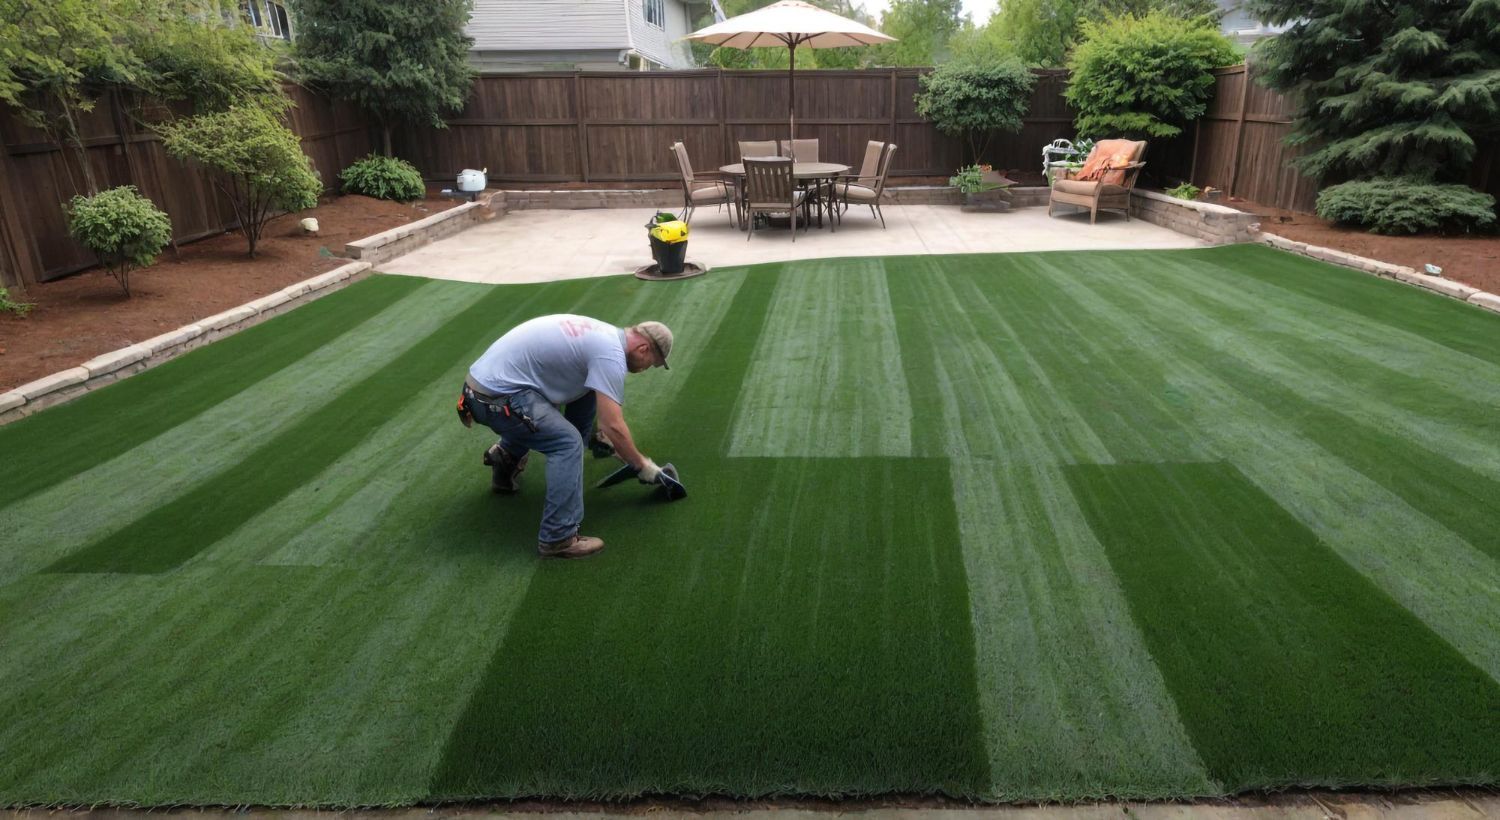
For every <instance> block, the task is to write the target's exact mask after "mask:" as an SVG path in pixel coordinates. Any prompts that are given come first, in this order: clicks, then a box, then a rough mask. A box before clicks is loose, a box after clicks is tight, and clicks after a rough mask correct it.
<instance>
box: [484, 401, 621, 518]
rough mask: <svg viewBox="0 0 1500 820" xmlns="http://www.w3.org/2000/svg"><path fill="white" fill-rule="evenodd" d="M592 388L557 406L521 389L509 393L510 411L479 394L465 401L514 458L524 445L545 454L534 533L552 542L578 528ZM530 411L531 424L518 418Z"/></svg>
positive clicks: (590, 427)
mask: <svg viewBox="0 0 1500 820" xmlns="http://www.w3.org/2000/svg"><path fill="white" fill-rule="evenodd" d="M596 404H597V401H596V400H595V396H594V391H592V390H590V391H589V392H587V393H585V394H584V395H583V396H581V397H580V398H578V399H575V400H574V401H570V402H568V404H567V409H566V410H559V409H557V408H556V407H554V406H553V405H552V404H551V403H550V402H548V401H547V399H546V397H544V396H542V395H541V394H540V393H537V392H535V391H532V390H522V391H521V392H519V393H516V394H515V395H513V396H511V397H510V415H509V416H507V415H505V411H504V410H503V409H502V408H501V407H500V406H499V405H498V404H496V405H491V404H489V403H487V402H486V401H484V400H483V399H480V400H478V401H471V402H469V409H470V411H471V412H473V413H474V420H475V421H477V422H479V423H480V424H483V425H485V426H487V427H489V428H490V429H491V430H494V431H495V432H496V433H498V434H499V435H500V446H501V447H502V448H504V450H505V452H507V453H509V454H510V455H511V456H512V457H513V458H517V459H519V458H521V457H522V456H524V455H526V453H527V451H529V450H536V451H537V452H539V453H542V454H543V455H545V456H547V501H546V503H545V505H544V506H543V507H542V528H541V531H540V532H539V533H538V534H537V538H538V540H540V541H543V542H545V543H553V542H557V541H562V540H563V539H566V538H571V537H573V536H574V535H576V534H578V525H579V524H581V523H583V450H584V442H586V441H588V438H589V435H590V434H591V433H592V432H593V429H594V408H595V406H596ZM523 415H525V416H529V417H530V418H531V421H532V423H533V424H534V425H536V429H535V430H532V429H531V428H530V427H528V426H527V425H526V423H525V422H523V421H522V420H521V416H523Z"/></svg>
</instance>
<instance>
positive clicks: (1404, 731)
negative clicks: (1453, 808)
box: [1067, 463, 1500, 791]
mask: <svg viewBox="0 0 1500 820" xmlns="http://www.w3.org/2000/svg"><path fill="white" fill-rule="evenodd" d="M1067 472H1068V478H1069V482H1070V483H1071V485H1072V486H1073V489H1074V492H1075V493H1076V494H1077V495H1078V497H1079V500H1080V502H1081V503H1082V505H1083V508H1084V510H1085V511H1086V513H1087V515H1088V517H1089V521H1090V523H1091V524H1092V525H1093V528H1094V531H1095V532H1096V533H1098V535H1099V539H1100V540H1101V541H1102V542H1103V543H1104V546H1105V549H1106V551H1107V553H1108V555H1109V562H1110V565H1111V566H1112V567H1114V570H1115V573H1116V575H1118V576H1119V578H1120V581H1121V583H1122V584H1123V586H1124V588H1125V591H1126V594H1127V595H1128V596H1129V598H1130V607H1131V612H1132V613H1133V614H1134V616H1135V619H1136V621H1137V622H1138V623H1140V625H1141V628H1142V630H1143V631H1144V632H1145V635H1146V640H1147V642H1148V644H1149V645H1150V646H1151V651H1152V655H1153V656H1154V657H1155V658H1156V662H1157V664H1158V665H1159V666H1160V667H1161V670H1162V673H1163V674H1164V675H1165V676H1166V680H1167V684H1168V686H1170V687H1171V689H1172V691H1173V694H1174V695H1175V696H1176V699H1177V703H1178V708H1179V710H1180V712H1181V714H1182V716H1183V719H1184V720H1185V721H1186V723H1187V726H1188V730H1189V731H1190V732H1191V734H1192V736H1193V740H1194V743H1195V744H1196V745H1197V747H1198V751H1199V754H1201V755H1202V757H1203V759H1204V761H1205V763H1207V764H1208V766H1209V769H1210V771H1211V772H1212V773H1213V774H1214V776H1215V777H1216V778H1217V779H1218V780H1219V781H1220V782H1222V783H1224V784H1225V786H1226V787H1228V788H1229V789H1231V790H1236V791H1237V790H1240V789H1246V788H1280V787H1284V786H1293V785H1303V786H1311V785H1317V786H1333V785H1338V786H1348V785H1366V786H1370V785H1377V786H1393V785H1399V784H1431V783H1454V782H1457V783H1487V782H1491V779H1492V778H1493V777H1494V773H1495V772H1497V771H1500V744H1497V743H1496V742H1495V740H1496V738H1500V685H1496V683H1495V681H1493V680H1491V679H1490V678H1489V677H1488V676H1486V675H1485V674H1484V673H1483V672H1481V671H1480V670H1479V669H1477V668H1476V667H1474V665H1473V664H1470V663H1469V662H1468V661H1466V660H1465V659H1464V658H1463V657H1462V656H1460V655H1459V654H1458V653H1457V652H1455V651H1454V650H1453V648H1452V647H1450V646H1449V645H1448V644H1447V643H1445V642H1444V641H1443V640H1442V639H1441V638H1439V637H1438V636H1437V635H1434V634H1433V633H1432V631H1431V630H1429V629H1428V628H1427V627H1425V626H1424V625H1423V624H1422V623H1421V622H1420V621H1418V620H1417V619H1416V618H1415V617H1414V616H1412V614H1411V613H1409V612H1407V611H1406V610H1405V609H1402V608H1401V607H1400V606H1399V605H1397V604H1396V602H1395V601H1392V600H1391V599H1390V598H1389V597H1388V596H1386V595H1385V594H1383V593H1381V592H1380V591H1379V590H1378V589H1376V588H1374V586H1373V585H1372V584H1371V583H1370V582H1369V581H1367V580H1366V579H1364V578H1363V577H1361V576H1360V575H1359V574H1358V573H1356V572H1354V571H1353V570H1352V569H1350V568H1349V567H1348V565H1346V564H1344V562H1343V561H1341V560H1340V559H1339V558H1338V556H1337V555H1335V554H1334V553H1333V552H1332V551H1331V550H1329V549H1328V548H1327V547H1326V546H1324V545H1323V544H1321V543H1320V542H1319V541H1318V540H1317V538H1316V537H1315V536H1314V535H1313V534H1312V533H1311V532H1310V531H1309V530H1308V529H1307V527H1306V526H1304V525H1302V524H1301V523H1300V522H1298V521H1297V520H1296V519H1294V518H1292V517H1291V516H1290V515H1288V514H1287V512H1286V511H1285V510H1283V509H1282V508H1281V507H1279V506H1277V505H1276V503H1275V502H1274V501H1272V500H1271V499H1270V498H1268V497H1267V496H1266V495H1265V493H1263V492H1261V491H1260V490H1259V489H1258V488H1256V487H1255V486H1254V485H1252V484H1250V483H1249V482H1248V481H1246V480H1245V479H1244V477H1243V476H1241V475H1240V474H1239V472H1238V471H1236V470H1235V469H1234V468H1233V467H1231V466H1229V465H1227V464H1223V463H1210V464H1122V465H1098V466H1095V465H1076V466H1073V467H1069V468H1068V471H1067Z"/></svg>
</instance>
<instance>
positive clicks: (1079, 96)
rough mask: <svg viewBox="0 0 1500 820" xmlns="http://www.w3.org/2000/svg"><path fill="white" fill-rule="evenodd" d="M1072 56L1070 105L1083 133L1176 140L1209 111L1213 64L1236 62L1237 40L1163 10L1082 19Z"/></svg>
mask: <svg viewBox="0 0 1500 820" xmlns="http://www.w3.org/2000/svg"><path fill="white" fill-rule="evenodd" d="M1082 32H1083V42H1082V43H1081V44H1079V46H1078V47H1077V48H1076V49H1074V50H1073V56H1072V58H1071V59H1070V60H1069V61H1068V68H1070V69H1071V70H1072V77H1071V79H1070V80H1069V82H1068V90H1067V92H1066V96H1067V98H1068V103H1069V104H1070V105H1072V106H1073V108H1074V110H1075V111H1077V112H1078V116H1077V119H1076V120H1075V124H1076V125H1077V127H1078V130H1079V132H1080V133H1085V134H1098V135H1101V136H1103V135H1110V136H1121V137H1129V138H1132V139H1144V138H1147V137H1173V136H1176V135H1178V134H1180V133H1182V126H1183V124H1185V123H1187V122H1190V121H1192V120H1195V119H1197V118H1198V117H1200V116H1202V115H1203V112H1204V111H1205V110H1206V109H1207V107H1208V95H1209V92H1210V91H1211V90H1212V89H1213V85H1214V78H1213V75H1212V74H1210V73H1209V71H1210V69H1213V68H1217V67H1218V66H1222V65H1227V64H1230V63H1234V62H1238V61H1239V57H1238V55H1237V53H1236V52H1235V50H1234V45H1233V44H1232V43H1230V41H1229V40H1228V39H1227V38H1225V37H1224V35H1222V34H1220V33H1219V30H1218V29H1217V28H1216V27H1215V26H1214V25H1213V24H1212V23H1210V22H1207V21H1206V20H1204V19H1195V20H1184V19H1181V18H1178V17H1173V16H1171V15H1168V14H1165V13H1162V12H1152V13H1151V14H1147V15H1146V16H1144V17H1133V16H1128V15H1127V16H1122V17H1115V18H1111V19H1107V20H1105V21H1103V22H1097V23H1096V22H1090V21H1084V23H1083V25H1082Z"/></svg>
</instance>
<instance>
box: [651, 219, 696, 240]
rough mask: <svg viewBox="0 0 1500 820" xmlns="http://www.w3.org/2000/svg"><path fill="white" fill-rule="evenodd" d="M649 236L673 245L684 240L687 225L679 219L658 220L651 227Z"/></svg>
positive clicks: (686, 236) (686, 233) (686, 234)
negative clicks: (669, 220)
mask: <svg viewBox="0 0 1500 820" xmlns="http://www.w3.org/2000/svg"><path fill="white" fill-rule="evenodd" d="M651 238H652V239H655V240H658V241H661V242H665V243H667V244H668V245H675V244H677V243H678V242H686V241H687V238H688V226H687V223H686V222H683V221H682V220H680V219H674V220H672V221H671V222H658V223H656V224H655V225H653V226H652V227H651Z"/></svg>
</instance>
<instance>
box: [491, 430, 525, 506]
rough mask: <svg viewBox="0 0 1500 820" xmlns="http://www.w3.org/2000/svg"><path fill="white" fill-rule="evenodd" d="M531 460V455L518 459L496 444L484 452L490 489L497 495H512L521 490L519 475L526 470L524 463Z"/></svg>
mask: <svg viewBox="0 0 1500 820" xmlns="http://www.w3.org/2000/svg"><path fill="white" fill-rule="evenodd" d="M530 460H531V453H529V452H528V453H526V455H523V456H521V457H520V458H519V459H518V458H514V457H512V456H511V454H510V453H507V452H506V451H505V448H504V447H501V446H500V444H499V442H496V443H495V445H494V446H493V447H491V448H490V449H488V450H485V451H484V463H485V466H487V467H489V468H490V469H491V471H492V472H491V474H490V489H491V490H492V491H494V492H497V493H506V494H509V493H514V492H517V491H519V490H520V489H521V473H522V472H523V471H524V470H525V469H526V462H528V461H530Z"/></svg>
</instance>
